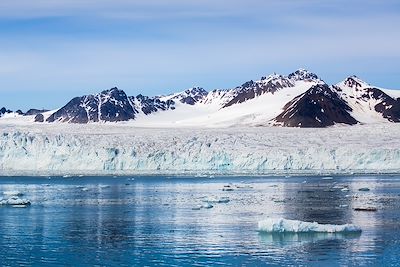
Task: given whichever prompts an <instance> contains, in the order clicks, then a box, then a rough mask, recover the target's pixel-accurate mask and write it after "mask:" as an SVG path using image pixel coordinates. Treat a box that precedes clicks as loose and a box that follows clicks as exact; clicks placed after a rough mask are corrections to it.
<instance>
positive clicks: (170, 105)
mask: <svg viewBox="0 0 400 267" xmlns="http://www.w3.org/2000/svg"><path fill="white" fill-rule="evenodd" d="M130 101H131V103H133V105H134V106H135V108H136V109H137V110H141V111H142V112H143V113H144V114H145V115H148V114H151V113H154V112H157V111H161V110H162V111H165V110H168V109H175V102H174V101H173V100H172V99H167V100H165V101H164V100H161V99H160V97H157V96H155V97H148V96H144V95H141V94H139V95H137V96H136V97H133V96H131V97H130Z"/></svg>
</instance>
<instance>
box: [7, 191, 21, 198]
mask: <svg viewBox="0 0 400 267" xmlns="http://www.w3.org/2000/svg"><path fill="white" fill-rule="evenodd" d="M3 195H5V196H16V197H22V196H23V195H24V193H22V192H19V191H4V192H3Z"/></svg>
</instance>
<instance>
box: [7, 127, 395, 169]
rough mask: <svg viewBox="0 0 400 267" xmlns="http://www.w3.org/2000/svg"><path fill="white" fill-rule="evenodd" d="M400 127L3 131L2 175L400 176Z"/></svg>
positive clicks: (25, 129) (45, 129)
mask: <svg viewBox="0 0 400 267" xmlns="http://www.w3.org/2000/svg"><path fill="white" fill-rule="evenodd" d="M399 133H400V125H397V124H377V125H357V126H353V127H345V126H338V127H331V128H327V129H299V128H280V127H277V128H270V127H267V128H261V127H260V128H225V129H199V128H190V129H185V128H181V129H168V128H165V129H152V128H136V127H132V126H130V125H117V124H89V125H85V126H79V125H70V124H68V125H65V124H56V125H40V126H35V125H33V124H32V125H19V126H18V125H17V126H15V125H12V126H2V127H0V175H64V174H73V175H79V174H93V175H109V174H112V175H135V174H177V175H180V174H220V175H225V174H232V175H234V174H243V175H271V174H278V175H279V174H319V173H337V174H342V173H343V174H344V173H397V172H399V170H400V141H399V138H398V136H399Z"/></svg>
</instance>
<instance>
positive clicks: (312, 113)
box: [275, 84, 357, 127]
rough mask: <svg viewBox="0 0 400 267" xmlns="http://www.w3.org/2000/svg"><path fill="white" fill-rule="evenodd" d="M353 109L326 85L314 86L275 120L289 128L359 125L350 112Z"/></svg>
mask: <svg viewBox="0 0 400 267" xmlns="http://www.w3.org/2000/svg"><path fill="white" fill-rule="evenodd" d="M351 111H352V109H351V107H350V106H348V105H347V103H346V102H345V101H343V100H342V99H341V98H340V96H339V95H338V94H337V93H336V92H334V91H332V90H331V88H330V87H329V86H328V85H326V84H323V85H314V86H313V87H311V88H310V89H309V90H307V91H306V92H305V93H304V94H302V95H299V96H298V97H296V98H295V99H293V100H292V101H290V102H289V103H287V104H286V105H285V107H284V111H283V112H282V113H281V114H279V115H278V116H277V117H276V118H275V122H276V125H282V126H288V127H327V126H332V125H334V124H336V123H343V124H349V125H353V124H356V123H357V120H355V119H354V118H353V117H352V116H351V115H350V114H349V112H351Z"/></svg>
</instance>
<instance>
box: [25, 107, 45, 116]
mask: <svg viewBox="0 0 400 267" xmlns="http://www.w3.org/2000/svg"><path fill="white" fill-rule="evenodd" d="M47 111H48V110H47V109H35V108H31V109H30V110H28V111H27V112H25V113H24V116H32V115H36V114H39V113H43V112H47Z"/></svg>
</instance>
